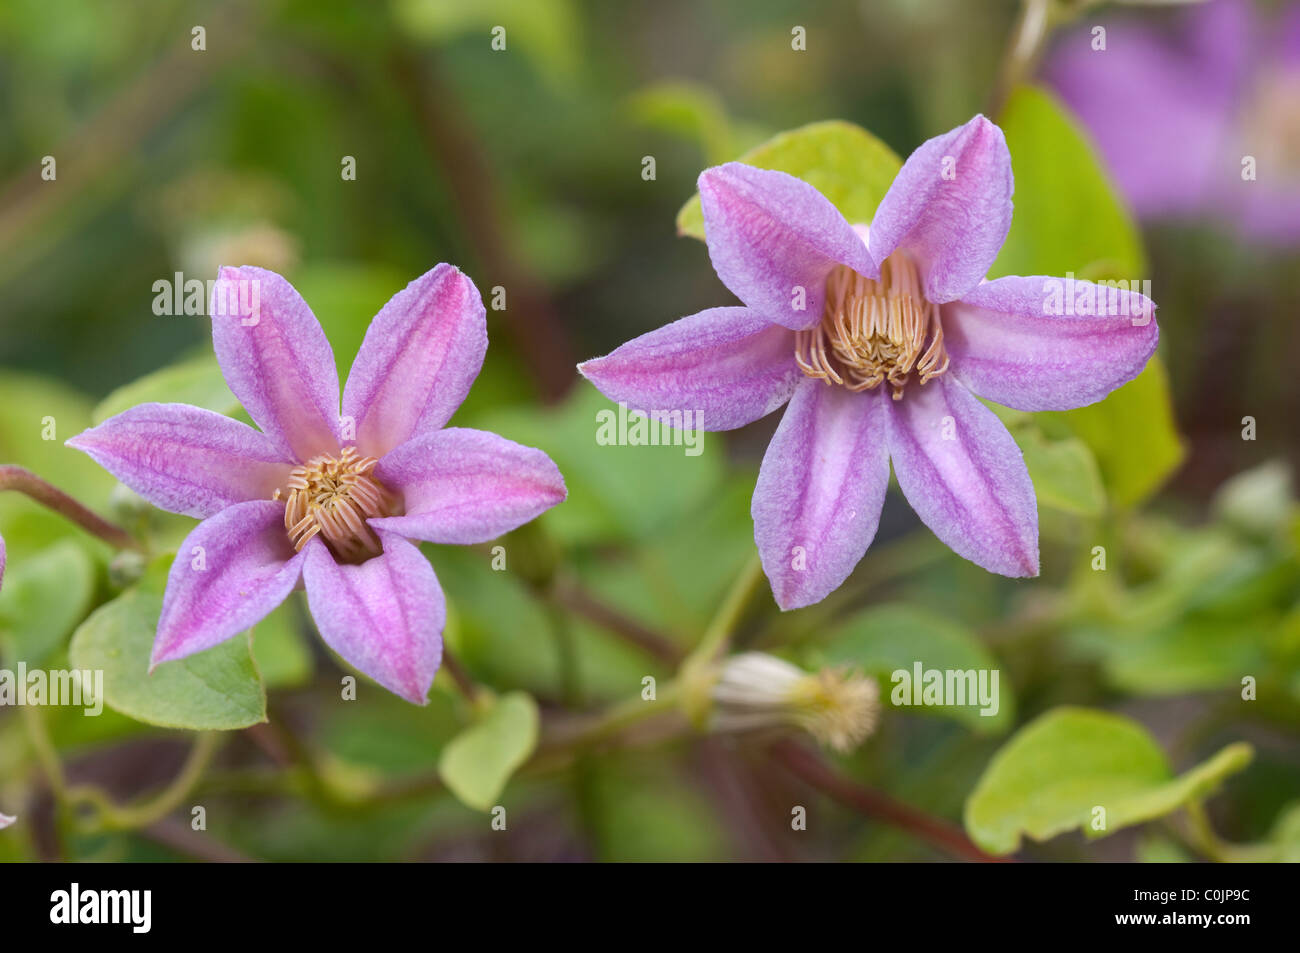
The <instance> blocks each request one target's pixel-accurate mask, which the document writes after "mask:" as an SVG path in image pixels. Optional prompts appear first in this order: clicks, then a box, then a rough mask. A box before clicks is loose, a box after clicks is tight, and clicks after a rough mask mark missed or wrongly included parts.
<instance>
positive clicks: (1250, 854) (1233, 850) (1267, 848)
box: [1184, 801, 1278, 864]
mask: <svg viewBox="0 0 1300 953" xmlns="http://www.w3.org/2000/svg"><path fill="white" fill-rule="evenodd" d="M1184 810H1185V811H1186V814H1187V820H1188V825H1187V826H1188V828H1189V831H1190V836H1189V837H1188V841H1189V843H1190V844H1191V846H1193V847H1194V848H1195V849H1196V850H1198V851H1200V852H1201V853H1202V854H1204V855H1205V856H1206V857H1208V858H1209V859H1210V860H1213V861H1215V862H1216V863H1220V864H1259V863H1272V862H1276V861H1277V860H1278V851H1277V848H1276V847H1275V846H1274V845H1272V844H1231V843H1228V842H1227V841H1225V840H1223V839H1221V838H1220V837H1219V835H1218V834H1216V833H1215V832H1214V827H1213V825H1211V824H1210V816H1209V815H1208V814H1207V813H1206V812H1205V804H1204V803H1202V802H1201V801H1189V802H1188V803H1187V805H1186V807H1185V808H1184Z"/></svg>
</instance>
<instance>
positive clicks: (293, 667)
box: [249, 595, 315, 688]
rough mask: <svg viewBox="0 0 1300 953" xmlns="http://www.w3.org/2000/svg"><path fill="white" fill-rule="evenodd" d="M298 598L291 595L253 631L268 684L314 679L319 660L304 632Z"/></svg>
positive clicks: (255, 653) (292, 685)
mask: <svg viewBox="0 0 1300 953" xmlns="http://www.w3.org/2000/svg"><path fill="white" fill-rule="evenodd" d="M300 611H301V610H300V607H299V605H298V599H297V598H296V597H295V596H292V595H291V596H290V597H289V598H288V599H286V600H285V601H284V602H282V603H281V604H280V605H279V606H278V607H277V608H276V609H275V610H273V611H272V612H271V614H270V615H268V616H267V617H266V618H265V619H263V620H262V621H261V622H259V623H257V625H255V626H253V628H252V629H250V630H249V631H250V632H251V633H252V635H253V658H254V659H255V660H256V662H257V671H258V672H259V674H261V676H262V682H263V683H264V684H265V685H266V687H267V688H298V687H301V686H303V685H306V684H307V683H308V682H309V681H311V677H312V671H313V669H314V668H315V663H314V661H313V659H312V655H311V649H310V648H308V646H307V643H306V641H305V640H304V636H303V632H302V623H301V621H300V618H299V617H300Z"/></svg>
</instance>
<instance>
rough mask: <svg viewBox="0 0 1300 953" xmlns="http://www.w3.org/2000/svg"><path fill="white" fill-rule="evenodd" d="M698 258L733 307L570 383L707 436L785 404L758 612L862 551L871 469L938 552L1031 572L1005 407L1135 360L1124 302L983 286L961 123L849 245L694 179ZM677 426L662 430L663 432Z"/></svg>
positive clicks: (1063, 395) (827, 221) (1033, 526)
mask: <svg viewBox="0 0 1300 953" xmlns="http://www.w3.org/2000/svg"><path fill="white" fill-rule="evenodd" d="M699 187H700V197H701V199H702V200H703V206H704V219H705V225H706V234H707V239H708V247H709V255H710V257H711V259H712V261H713V267H714V269H715V270H716V271H717V273H718V277H719V278H721V279H722V282H723V283H724V284H725V285H726V286H727V287H728V288H730V289H731V291H732V292H733V293H735V295H736V296H737V297H738V298H740V300H741V301H742V302H744V304H745V307H728V308H710V309H709V310H707V311H701V312H700V313H698V314H694V315H691V316H690V317H686V318H682V319H681V320H679V321H676V322H674V323H672V324H669V325H667V326H665V327H663V328H660V329H659V330H657V331H651V332H650V333H649V334H645V335H642V336H641V337H639V338H636V339H634V340H632V341H629V342H628V343H627V344H624V345H623V346H622V347H619V348H618V349H617V350H615V351H613V352H612V353H611V354H609V355H607V356H605V357H602V358H597V359H595V360H592V361H588V362H587V363H585V364H583V365H581V367H580V368H579V369H580V370H581V371H582V373H583V374H584V375H585V376H586V377H587V379H588V380H590V381H591V382H592V383H593V384H595V385H596V387H597V388H598V389H599V390H600V391H601V393H603V394H604V395H605V396H607V397H609V398H610V399H611V400H615V401H620V402H623V403H626V404H627V405H628V406H629V407H630V408H632V409H634V410H639V411H641V412H643V413H646V414H647V415H650V416H658V417H660V419H669V420H670V419H671V417H669V416H667V415H668V414H671V413H672V412H674V411H684V410H687V409H689V410H693V411H695V412H696V414H697V418H696V419H701V417H702V420H703V427H704V428H705V429H707V430H729V429H732V428H735V427H740V426H742V425H744V424H747V423H749V422H751V421H753V420H756V419H758V418H759V417H762V416H764V415H766V414H768V413H770V412H772V411H773V410H775V409H776V408H778V407H780V406H781V405H782V404H785V403H787V402H788V403H789V407H788V408H787V410H786V412H785V415H784V417H783V418H782V420H781V423H780V426H779V427H778V428H777V430H776V434H775V436H774V437H773V438H772V442H771V444H770V445H769V446H768V449H767V453H766V455H765V456H764V458H763V464H762V467H761V469H760V471H759V475H758V484H757V486H756V487H755V490H754V500H753V507H752V514H753V517H754V538H755V541H756V543H757V545H758V550H759V555H760V557H761V558H762V562H763V569H764V571H765V572H766V573H767V577H768V579H769V580H770V581H771V584H772V591H773V594H774V596H775V597H776V601H777V604H778V605H780V606H781V608H782V609H794V608H799V607H801V606H806V605H810V604H812V603H814V602H819V601H820V600H822V599H824V598H825V597H826V596H827V595H828V594H829V593H830V592H832V591H833V590H835V589H836V588H837V587H838V586H839V585H840V584H841V583H842V582H843V581H844V580H845V579H846V578H848V575H849V573H851V572H852V571H853V567H854V566H855V565H856V564H857V563H858V561H859V560H860V559H861V558H862V556H863V554H864V553H865V552H866V550H867V547H868V546H869V545H870V544H871V540H872V538H873V537H874V536H875V533H876V527H877V525H878V523H879V521H880V510H881V506H882V504H883V502H884V498H885V489H886V487H887V485H888V483H889V471H890V462H891V461H892V462H893V469H894V474H895V476H896V477H897V479H898V484H899V486H900V487H901V488H902V491H903V494H904V495H905V496H906V497H907V499H908V501H909V502H910V503H911V505H912V508H913V509H914V510H916V513H917V515H918V516H920V518H921V519H922V521H924V522H925V524H926V525H927V526H929V527H930V529H931V530H932V531H933V532H934V534H935V535H936V536H938V537H939V539H941V540H942V541H943V542H944V543H945V544H947V545H948V546H949V547H951V548H952V549H953V550H954V551H955V552H957V553H958V554H959V555H961V556H963V557H965V558H966V559H969V560H971V561H972V562H974V563H977V564H978V565H980V566H982V567H984V568H985V569H988V570H990V571H992V572H997V573H1001V574H1003V575H1007V576H1034V575H1037V574H1038V509H1037V501H1036V499H1035V497H1034V488H1033V484H1032V483H1031V482H1030V479H1029V473H1028V471H1027V470H1026V469H1025V464H1024V460H1023V458H1022V456H1021V453H1020V450H1019V448H1018V447H1017V446H1016V443H1015V441H1014V440H1012V438H1011V435H1010V434H1008V433H1007V430H1006V428H1005V427H1004V426H1003V425H1002V423H1001V422H1000V421H999V420H998V418H997V417H996V416H995V415H994V414H993V412H992V411H990V410H989V409H988V408H987V407H985V406H984V405H983V404H982V403H981V402H980V401H979V400H978V399H977V396H976V395H978V396H979V397H984V398H988V399H989V400H992V401H995V402H997V403H1000V404H1005V405H1006V406H1009V407H1014V408H1016V409H1019V410H1027V411H1036V410H1065V409H1068V408H1072V407H1079V406H1082V405H1084V404H1090V403H1093V402H1095V401H1098V400H1101V399H1102V398H1103V397H1105V396H1106V395H1107V394H1109V393H1110V392H1111V391H1112V390H1114V389H1115V388H1116V387H1118V386H1120V385H1121V384H1123V383H1125V382H1126V381H1129V380H1131V379H1132V378H1133V377H1134V376H1136V375H1137V374H1138V372H1139V371H1141V370H1142V368H1143V366H1144V365H1145V364H1146V362H1147V360H1148V358H1150V356H1151V354H1152V353H1153V352H1154V350H1155V347H1156V338H1157V331H1156V325H1155V322H1154V320H1153V319H1152V309H1153V305H1152V304H1151V302H1150V301H1149V300H1148V299H1147V298H1146V297H1144V296H1143V295H1141V294H1138V293H1136V292H1130V291H1128V290H1127V289H1112V288H1105V287H1100V286H1097V285H1093V284H1092V283H1089V282H1070V281H1066V280H1064V279H1049V278H1018V277H1016V278H999V279H996V280H994V281H986V280H984V277H985V274H986V273H987V271H988V269H989V267H990V266H991V265H992V264H993V261H994V259H995V258H996V257H997V254H998V251H999V249H1000V248H1001V247H1002V243H1003V241H1004V240H1005V238H1006V235H1007V230H1008V229H1009V227H1010V224H1011V192H1012V177H1011V157H1010V155H1009V153H1008V151H1007V146H1006V140H1005V139H1004V137H1003V135H1002V131H1001V130H1000V129H998V127H997V126H995V125H993V123H991V122H989V121H988V120H987V119H985V118H984V117H983V116H976V117H975V118H974V119H972V120H971V121H970V122H968V123H966V124H965V125H963V126H960V127H958V128H957V129H954V130H953V131H952V132H949V133H947V134H945V135H942V136H939V137H937V138H934V139H931V140H930V141H928V142H926V143H924V144H923V145H922V146H921V147H920V148H918V149H917V150H916V151H915V152H914V153H912V155H911V156H910V157H909V158H908V160H907V162H906V163H905V164H904V165H903V168H902V170H901V171H900V172H899V174H898V177H897V178H896V179H895V180H894V182H893V184H892V185H891V186H890V189H889V191H888V193H887V194H886V195H885V197H884V199H882V201H881V203H880V207H879V209H878V210H877V212H876V216H875V220H874V221H873V222H872V223H871V225H870V227H869V228H868V227H867V226H857V227H855V226H853V225H850V224H849V222H847V221H846V220H845V219H844V217H843V216H842V215H840V213H839V212H838V211H837V210H836V209H835V207H834V206H833V205H831V203H830V202H829V201H828V200H827V199H826V198H825V197H824V196H823V195H822V194H821V193H820V192H818V191H817V190H816V189H814V188H813V187H812V186H810V185H808V184H807V183H805V182H803V181H801V180H799V179H796V178H793V177H792V176H789V175H786V174H785V173H782V172H773V171H766V170H762V169H756V168H752V167H750V166H746V165H742V164H739V163H734V162H732V163H727V164H726V165H721V166H717V167H715V168H712V169H707V170H706V171H705V172H704V173H703V174H702V175H701V176H700V180H699ZM683 417H684V415H682V416H679V417H678V418H677V419H679V420H680V419H682V418H683Z"/></svg>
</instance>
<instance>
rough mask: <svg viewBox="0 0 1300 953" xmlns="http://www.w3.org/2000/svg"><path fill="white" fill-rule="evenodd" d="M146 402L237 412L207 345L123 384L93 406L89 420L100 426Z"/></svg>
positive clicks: (233, 399)
mask: <svg viewBox="0 0 1300 953" xmlns="http://www.w3.org/2000/svg"><path fill="white" fill-rule="evenodd" d="M149 403H159V404H191V405H193V406H195V407H202V408H204V409H205V410H214V411H216V412H217V413H219V414H234V413H235V412H237V411H238V410H239V401H237V400H235V395H234V394H232V393H230V388H229V387H227V386H226V379H225V378H224V377H222V376H221V368H220V367H219V366H218V365H217V358H216V356H215V355H214V354H213V353H212V348H211V346H208V348H207V351H206V353H203V354H198V355H196V356H194V357H192V358H189V359H188V360H184V361H181V362H180V363H178V364H172V365H171V366H169V367H164V368H162V369H161V370H158V371H154V372H153V373H152V374H146V375H145V376H144V377H141V378H139V379H137V380H134V381H132V382H131V383H129V384H123V385H122V386H121V387H119V388H117V390H115V391H113V392H112V393H111V394H109V395H108V396H107V397H105V398H104V399H103V400H101V401H100V402H99V403H98V404H96V405H95V410H94V413H93V417H94V420H95V423H100V422H101V421H104V420H107V419H108V418H109V417H113V416H116V415H117V414H120V413H122V411H124V410H130V409H131V408H132V407H135V406H137V405H138V404H149Z"/></svg>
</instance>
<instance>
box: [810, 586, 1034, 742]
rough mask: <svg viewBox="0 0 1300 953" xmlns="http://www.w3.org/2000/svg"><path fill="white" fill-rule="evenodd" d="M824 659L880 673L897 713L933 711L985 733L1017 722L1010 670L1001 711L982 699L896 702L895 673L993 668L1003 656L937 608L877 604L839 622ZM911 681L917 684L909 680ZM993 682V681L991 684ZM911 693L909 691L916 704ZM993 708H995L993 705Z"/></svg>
mask: <svg viewBox="0 0 1300 953" xmlns="http://www.w3.org/2000/svg"><path fill="white" fill-rule="evenodd" d="M819 656H820V657H824V660H825V661H826V662H827V663H830V664H834V665H850V666H856V667H858V668H860V669H861V670H863V671H864V672H867V673H870V674H872V675H875V676H877V678H878V679H879V681H880V698H881V703H882V707H884V706H887V705H888V704H893V709H892V711H893V713H894V714H908V713H915V714H933V715H939V716H942V717H945V718H951V719H954V720H955V721H958V722H960V723H962V724H964V725H966V726H967V727H968V728H970V729H972V730H974V731H975V732H977V733H980V734H993V733H999V732H1002V731H1005V730H1006V729H1007V728H1008V727H1010V726H1011V725H1012V724H1013V723H1014V721H1015V699H1014V689H1013V686H1012V685H1011V680H1010V678H1008V677H1007V675H1006V673H1005V672H1001V671H999V673H998V685H997V688H998V692H997V709H996V711H992V710H990V713H989V714H987V715H985V714H981V705H980V704H979V701H978V699H976V698H971V699H967V700H966V702H965V704H963V705H941V706H923V707H906V706H904V705H898V704H894V703H893V702H892V695H893V693H894V690H895V686H896V685H897V684H898V683H895V682H894V681H893V680H892V678H891V676H892V675H893V673H894V672H897V671H904V672H906V673H907V674H908V678H909V679H910V678H911V677H912V675H913V666H914V665H915V664H916V663H917V662H919V663H921V666H922V670H926V669H938V670H940V671H945V670H952V671H959V672H962V671H975V672H977V673H978V672H980V671H984V672H992V671H997V670H999V669H1001V665H1000V664H999V663H998V660H997V659H996V658H994V657H993V655H992V653H990V652H989V650H988V649H987V648H986V647H985V646H984V644H983V643H982V642H980V640H979V639H978V638H977V637H976V636H975V634H974V633H973V632H971V631H970V630H969V629H967V628H966V627H965V626H963V625H961V624H959V623H957V622H954V621H952V620H950V619H946V618H944V617H943V616H941V615H938V614H937V613H935V612H932V611H930V610H927V609H923V608H921V607H919V606H911V605H903V604H896V605H881V606H874V607H872V608H870V609H867V610H865V611H863V612H860V613H858V614H857V615H855V616H853V617H852V618H851V619H849V620H848V621H846V622H843V623H841V624H840V625H838V626H836V627H835V628H834V629H833V630H831V632H829V633H828V634H827V636H826V641H825V643H823V644H822V645H821V647H820V652H819ZM907 684H908V685H910V684H911V682H910V681H909V682H908V683H907ZM990 684H991V683H990ZM910 699H911V695H910V693H909V694H908V695H907V701H908V704H909V705H910ZM990 707H991V706H990Z"/></svg>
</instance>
